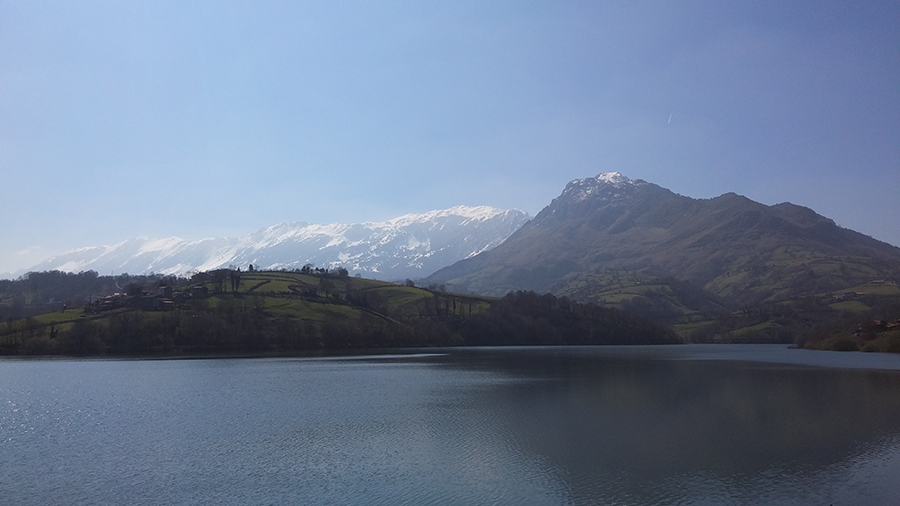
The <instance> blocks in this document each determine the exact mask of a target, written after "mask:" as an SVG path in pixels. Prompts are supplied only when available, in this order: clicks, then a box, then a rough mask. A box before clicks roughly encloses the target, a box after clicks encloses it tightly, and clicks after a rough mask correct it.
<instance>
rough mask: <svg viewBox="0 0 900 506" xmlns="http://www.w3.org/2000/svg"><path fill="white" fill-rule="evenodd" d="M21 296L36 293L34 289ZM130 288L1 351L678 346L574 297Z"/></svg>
mask: <svg viewBox="0 0 900 506" xmlns="http://www.w3.org/2000/svg"><path fill="white" fill-rule="evenodd" d="M70 276H73V275H70ZM159 285H164V286H159ZM17 287H18V288H20V289H21V288H23V287H27V280H23V282H22V283H21V284H20V285H17ZM14 288H15V287H14ZM128 290H129V291H130V292H129V293H130V295H126V294H124V293H117V294H112V295H107V296H103V297H94V298H92V301H91V302H90V303H89V304H82V305H79V306H77V307H72V306H71V302H70V304H69V305H67V307H66V308H64V309H59V310H54V311H51V312H46V313H44V314H40V315H36V316H30V317H26V318H5V319H4V321H3V323H2V324H0V353H2V354H6V355H47V354H67V355H134V354H163V355H185V354H206V353H232V352H241V353H269V352H288V351H293V350H308V349H338V348H376V347H398V346H407V347H408V346H454V345H512V344H628V343H641V344H645V343H673V342H677V341H678V340H677V338H676V337H675V335H674V333H672V332H671V331H670V330H668V329H666V328H664V327H662V326H659V325H656V324H653V323H651V322H649V321H647V320H644V319H641V318H637V317H633V316H628V315H626V314H624V313H622V312H621V311H618V310H615V309H609V308H601V307H596V306H593V305H587V304H580V303H575V302H572V301H570V300H569V299H567V298H565V297H559V298H557V297H554V296H538V295H536V294H534V293H533V292H519V293H514V294H509V295H507V296H506V297H503V298H492V297H483V296H472V295H463V294H456V293H449V292H446V291H444V290H442V289H440V287H430V288H428V289H426V288H421V287H416V286H414V284H413V283H412V282H407V283H405V284H394V283H387V282H383V281H376V280H371V279H363V278H356V277H349V276H347V275H346V271H343V272H342V273H339V274H335V273H327V272H325V271H322V272H309V273H301V272H240V271H236V270H228V269H222V270H218V271H213V272H210V273H200V274H197V275H195V276H194V277H193V278H192V279H190V280H187V279H182V280H174V279H172V278H161V277H160V278H158V281H157V282H156V283H155V284H152V285H150V286H143V287H139V286H137V284H136V283H132V284H130V285H129V286H128ZM14 291H15V290H13V289H10V288H9V286H7V292H6V294H5V295H3V296H0V299H2V298H4V297H5V298H14V297H15V296H16V295H10V293H12V292H14ZM76 291H77V290H76ZM35 297H36V298H37V297H39V295H35ZM6 310H7V312H9V305H7V309H6Z"/></svg>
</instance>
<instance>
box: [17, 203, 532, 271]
mask: <svg viewBox="0 0 900 506" xmlns="http://www.w3.org/2000/svg"><path fill="white" fill-rule="evenodd" d="M528 219H529V216H528V215H527V213H524V212H522V211H518V210H502V209H497V208H494V207H490V206H455V207H451V208H449V209H438V210H433V211H428V212H425V213H410V214H405V215H402V216H398V217H395V218H392V219H389V220H385V221H367V222H363V223H330V224H309V223H306V222H302V221H301V222H292V223H279V224H277V225H272V226H269V227H264V228H260V229H258V230H256V231H254V232H251V233H249V234H246V235H243V236H240V237H233V238H205V239H199V240H187V239H182V238H180V237H167V238H161V239H157V238H148V237H143V236H142V237H136V238H130V239H127V240H125V241H122V242H119V243H116V244H113V245H111V246H89V247H82V248H76V249H73V250H69V251H67V252H64V253H62V254H60V255H57V256H55V257H52V258H50V259H48V260H45V261H43V262H40V263H39V264H37V265H35V266H33V267H32V268H30V269H27V270H28V271H46V270H61V271H67V272H76V271H81V270H96V271H99V272H110V271H113V272H119V273H121V272H129V273H131V274H143V273H148V272H156V273H160V274H186V273H189V272H193V271H206V270H212V269H216V268H220V267H225V266H228V265H238V266H241V265H248V264H253V265H255V266H257V267H261V268H265V269H294V268H300V267H302V266H303V265H305V264H307V263H311V264H313V265H316V266H321V267H329V268H330V267H337V266H343V267H345V268H347V269H350V270H352V271H357V272H362V273H366V274H367V275H370V276H373V277H377V278H380V279H404V278H409V277H416V278H418V277H422V276H423V275H425V274H429V273H431V272H433V271H434V270H437V269H438V268H439V267H442V266H443V265H447V264H449V263H452V262H454V261H456V260H459V259H462V258H466V257H469V256H473V255H476V254H478V253H481V252H483V251H485V250H488V249H490V248H492V247H494V246H496V245H497V244H499V243H500V242H502V241H503V240H504V239H505V238H506V237H508V236H509V234H511V233H512V232H514V231H515V230H516V229H517V228H518V227H519V226H521V225H522V224H523V223H525V222H527V220H528Z"/></svg>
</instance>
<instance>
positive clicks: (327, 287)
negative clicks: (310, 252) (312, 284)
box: [319, 278, 334, 298]
mask: <svg viewBox="0 0 900 506" xmlns="http://www.w3.org/2000/svg"><path fill="white" fill-rule="evenodd" d="M319 288H320V289H321V290H322V292H323V293H325V297H326V298H328V295H329V294H330V293H331V292H332V291H333V290H334V282H333V281H331V280H330V279H328V278H322V279H320V280H319Z"/></svg>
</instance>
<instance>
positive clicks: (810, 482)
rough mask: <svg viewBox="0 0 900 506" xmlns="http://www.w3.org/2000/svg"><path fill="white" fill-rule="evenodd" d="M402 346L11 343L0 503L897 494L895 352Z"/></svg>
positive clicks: (845, 500) (690, 500)
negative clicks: (116, 348)
mask: <svg viewBox="0 0 900 506" xmlns="http://www.w3.org/2000/svg"><path fill="white" fill-rule="evenodd" d="M382 353H384V352H382ZM390 353H391V354H390V355H377V354H372V355H356V356H337V357H306V358H304V357H298V358H252V359H251V358H243V359H203V360H14V359H7V360H0V498H2V499H0V501H2V502H3V504H11V505H19V504H22V505H42V506H43V505H48V504H67V505H68V504H110V505H113V504H115V505H121V504H160V505H162V504H167V505H168V504H235V505H237V504H273V505H275V504H279V505H280V504H318V505H324V504H371V505H397V504H409V505H421V504H462V505H468V504H479V505H483V504H498V505H506V504H509V505H529V504H532V505H566V504H574V505H580V504H615V505H653V504H659V505H663V504H678V505H689V504H696V505H701V504H710V505H713V504H742V505H743V504H746V505H757V504H769V505H806V504H820V505H828V504H833V505H835V506H837V505H851V504H852V505H856V504H898V503H900V479H898V478H900V356H896V355H874V354H862V353H836V352H815V351H805V350H792V349H786V348H785V347H784V346H778V345H774V346H773V345H746V346H742V345H728V346H719V345H684V346H659V347H656V346H649V347H571V348H560V347H548V348H483V349H477V348H458V349H439V350H424V351H423V350H402V351H392V352H390Z"/></svg>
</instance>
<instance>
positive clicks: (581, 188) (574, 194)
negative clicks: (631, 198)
mask: <svg viewBox="0 0 900 506" xmlns="http://www.w3.org/2000/svg"><path fill="white" fill-rule="evenodd" d="M645 184H648V183H647V182H646V181H644V180H642V179H630V178H628V177H625V176H623V175H622V174H620V173H618V172H601V173H600V174H598V175H597V177H589V178H585V179H575V180H574V181H571V182H570V183H569V184H567V185H566V189H565V190H563V193H562V195H561V197H565V198H568V199H572V200H575V201H582V200H585V199H588V198H590V197H591V196H592V195H595V194H596V193H598V192H600V191H603V190H606V191H609V190H613V189H615V190H622V189H625V188H628V187H636V186H641V185H645Z"/></svg>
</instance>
